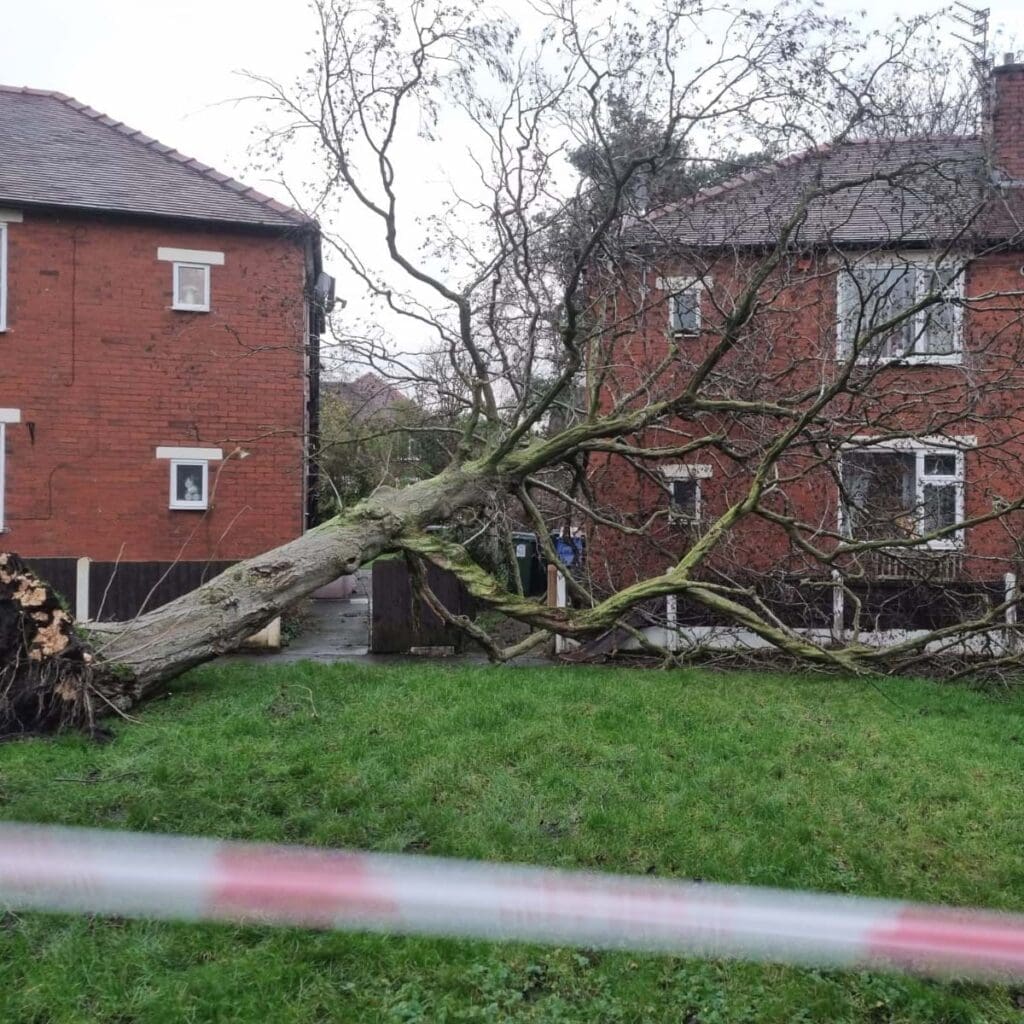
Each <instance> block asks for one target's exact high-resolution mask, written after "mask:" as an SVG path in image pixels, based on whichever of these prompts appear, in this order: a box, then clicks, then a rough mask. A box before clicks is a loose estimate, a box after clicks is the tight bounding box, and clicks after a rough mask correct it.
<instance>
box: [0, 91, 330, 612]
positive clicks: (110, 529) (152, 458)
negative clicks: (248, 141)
mask: <svg viewBox="0 0 1024 1024" xmlns="http://www.w3.org/2000/svg"><path fill="white" fill-rule="evenodd" d="M332 291H333V282H332V281H331V279H330V278H328V277H327V276H326V275H324V273H323V270H322V266H321V253H320V234H319V229H318V227H317V224H316V223H315V222H314V221H312V220H310V219H309V218H308V217H306V216H305V215H303V214H302V213H299V212H298V211H296V210H293V209H291V208H289V207H287V206H284V205H282V204H281V203H278V202H276V201H274V200H272V199H270V198H268V197H266V196H264V195H261V194H260V193H259V192H256V191H255V190H253V189H250V188H247V187H246V186H244V185H242V184H239V183H238V182H236V181H233V180H232V179H230V178H228V177H227V176H225V175H223V174H219V173H218V172H216V171H214V170H212V169H211V168H209V167H206V166H205V165H203V164H201V163H199V162H198V161H195V160H191V159H189V158H188V157H185V156H183V155H182V154H180V153H178V152H176V151H174V150H173V149H170V148H169V147H168V146H165V145H162V144H161V143H159V142H156V141H155V140H153V139H151V138H149V137H147V136H145V135H143V134H142V133H141V132H138V131H135V130H134V129H131V128H129V127H127V126H126V125H124V124H121V123H120V122H117V121H115V120H113V119H112V118H109V117H107V116H105V115H103V114H100V113H98V112H96V111H95V110H92V109H90V108H89V107H86V106H84V105H83V104H81V103H79V102H77V101H76V100H74V99H71V98H69V97H67V96H63V95H61V94H59V93H51V92H42V91H38V90H30V89H12V88H2V89H0V548H2V549H6V550H12V551H17V552H18V553H20V554H21V555H22V556H24V557H26V558H28V559H29V560H30V561H33V562H36V563H37V564H39V565H41V566H43V567H44V568H45V571H47V572H48V574H49V575H50V576H51V579H52V580H53V581H54V582H55V584H56V585H57V586H58V588H59V589H61V590H63V592H64V593H65V594H66V595H67V596H68V597H69V599H70V598H71V596H72V594H73V593H74V591H75V581H76V579H77V582H78V592H79V605H81V603H82V600H81V599H82V592H81V585H82V574H81V568H79V571H78V574H77V576H76V573H75V572H74V571H73V567H74V561H73V560H78V559H85V558H87V559H90V560H93V565H92V585H91V591H92V598H91V601H90V602H89V604H90V607H89V608H88V611H89V612H90V613H91V614H92V615H95V614H96V613H97V611H98V605H99V601H100V599H101V597H102V595H103V593H104V591H107V598H106V601H107V607H106V608H105V609H104V615H105V616H109V617H122V616H123V615H126V614H131V613H133V612H134V611H135V610H137V608H138V606H140V605H141V604H142V603H143V601H144V600H147V606H149V607H151V606H153V605H154V604H159V603H161V602H162V601H163V600H167V599H169V598H170V597H173V596H176V595H177V593H180V592H182V591H183V590H185V589H188V588H189V587H191V586H194V585H195V584H196V583H198V582H199V580H200V579H201V578H202V577H203V576H204V575H207V574H209V573H210V571H211V570H212V569H216V568H219V567H221V566H222V565H223V564H224V563H226V562H231V561H234V560H237V559H240V558H244V557H247V556H250V555H254V554H257V553H259V552H261V551H264V550H267V549H269V548H271V547H274V546H275V545H278V544H281V543H283V542H285V541H287V540H289V539H291V538H293V537H295V536H296V535H298V534H300V533H301V532H302V531H303V529H304V528H305V527H306V526H307V525H308V523H309V516H310V514H311V508H312V491H313V484H314V482H315V481H314V479H313V477H312V467H311V462H310V459H309V458H308V452H309V450H310V445H311V443H312V440H313V438H314V436H315V433H316V409H317V402H318V396H317V387H318V371H319V354H318V353H319V335H320V333H321V332H322V330H323V326H324V322H323V321H324V315H325V307H326V304H327V303H328V302H329V301H330V298H331V293H332ZM115 564H116V565H117V569H116V571H115V570H114V566H115ZM111 579H113V580H114V581H115V582H114V584H113V585H111V586H110V587H109V589H108V584H109V583H110V580H111ZM78 610H79V612H80V613H81V612H82V611H83V610H84V609H82V608H81V607H79V609H78Z"/></svg>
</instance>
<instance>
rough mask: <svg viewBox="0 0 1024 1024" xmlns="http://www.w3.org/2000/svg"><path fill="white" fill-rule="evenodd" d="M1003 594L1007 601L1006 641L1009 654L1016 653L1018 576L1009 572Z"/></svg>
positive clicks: (1004, 579) (1017, 642)
mask: <svg viewBox="0 0 1024 1024" xmlns="http://www.w3.org/2000/svg"><path fill="white" fill-rule="evenodd" d="M1003 594H1004V600H1005V601H1006V641H1005V646H1006V650H1007V652H1012V651H1016V650H1017V648H1018V646H1019V640H1018V636H1017V601H1018V600H1019V598H1020V595H1019V594H1018V593H1017V574H1016V573H1013V572H1008V573H1007V574H1006V575H1005V576H1004V577H1003Z"/></svg>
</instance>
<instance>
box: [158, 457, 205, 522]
mask: <svg viewBox="0 0 1024 1024" xmlns="http://www.w3.org/2000/svg"><path fill="white" fill-rule="evenodd" d="M170 462H171V490H170V504H169V505H168V507H169V508H172V509H175V510H178V511H183V512H204V511H206V509H208V508H209V507H210V463H209V462H208V461H207V460H206V459H171V460H170ZM179 466H199V467H200V468H201V470H202V484H201V493H202V500H201V501H182V500H180V499H179V498H178V488H177V483H178V473H177V471H178V467H179Z"/></svg>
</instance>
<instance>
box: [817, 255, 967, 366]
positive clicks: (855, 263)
mask: <svg viewBox="0 0 1024 1024" xmlns="http://www.w3.org/2000/svg"><path fill="white" fill-rule="evenodd" d="M911 266H913V267H915V268H922V269H925V270H935V269H946V270H953V269H956V268H957V267H958V264H957V263H956V261H953V260H948V259H947V260H943V261H942V262H941V263H940V261H939V260H938V258H937V256H936V254H934V253H893V254H892V256H890V257H882V256H876V255H873V256H872V257H871V258H870V259H860V260H850V261H849V262H847V263H845V264H843V265H842V266H840V268H839V271H838V273H837V274H836V358H837V359H839V360H840V361H843V360H846V359H848V358H849V354H850V350H851V347H852V345H853V342H854V341H855V340H856V339H855V338H853V337H851V334H852V331H853V325H854V324H855V323H856V322H857V318H858V314H859V313H860V300H859V298H858V297H857V289H856V285H855V284H854V283H853V278H854V275H855V274H856V273H857V271H858V270H863V271H868V272H871V271H889V270H893V269H898V268H899V267H906V268H909V267H911ZM965 276H966V267H965V266H964V264H963V262H961V263H960V264H959V268H958V269H957V273H956V275H955V276H954V278H953V282H952V284H951V285H950V287H949V289H948V294H949V298H950V300H951V305H950V312H951V314H952V318H953V351H952V352H946V353H937V352H936V353H933V352H911V353H908V354H906V355H901V356H891V357H889V358H886V359H881V358H877V357H875V356H873V355H872V353H871V346H870V345H869V346H868V347H867V349H865V350H863V351H861V353H860V355H859V356H858V357H857V362H858V363H859V364H863V363H871V364H875V363H879V364H883V365H884V364H887V363H891V364H896V365H900V364H908V365H914V364H917V365H926V366H958V365H960V364H961V363H963V357H964V316H963V313H964V310H963V304H962V303H963V298H964V277H965ZM923 277H924V275H923V274H917V275H915V280H914V302H917V301H919V300H920V299H921V297H922V296H923V295H925V294H927V292H926V291H924V290H923V289H922V287H921V281H922V279H923ZM934 308H935V306H929V307H928V309H923V310H920V311H919V312H918V313H915V314H914V316H913V318H912V319H911V324H912V330H913V332H914V336H915V338H920V337H922V336H923V332H924V326H925V322H926V320H927V317H928V314H929V311H930V310H932V309H934Z"/></svg>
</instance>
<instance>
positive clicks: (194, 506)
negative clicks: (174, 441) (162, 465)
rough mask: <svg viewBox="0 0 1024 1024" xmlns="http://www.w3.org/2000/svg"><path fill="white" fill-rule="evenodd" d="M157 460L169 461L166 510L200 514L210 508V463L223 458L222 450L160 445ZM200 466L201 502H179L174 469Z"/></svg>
mask: <svg viewBox="0 0 1024 1024" xmlns="http://www.w3.org/2000/svg"><path fill="white" fill-rule="evenodd" d="M156 457H157V458H158V459H169V460H170V463H171V465H170V491H169V498H168V508H171V509H174V510H175V511H181V512H202V511H204V510H206V509H208V508H209V507H210V463H211V462H219V461H221V460H222V459H223V458H224V449H223V448H189V447H183V446H181V445H160V446H159V447H158V448H157V450H156ZM195 465H201V466H202V471H203V487H202V489H203V500H202V503H200V502H198V501H179V500H178V497H177V487H176V486H175V485H176V483H177V480H176V475H177V474H176V469H177V467H178V466H195Z"/></svg>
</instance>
